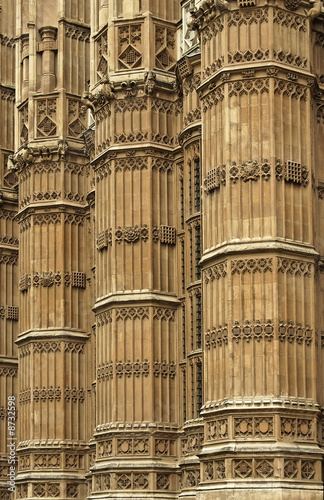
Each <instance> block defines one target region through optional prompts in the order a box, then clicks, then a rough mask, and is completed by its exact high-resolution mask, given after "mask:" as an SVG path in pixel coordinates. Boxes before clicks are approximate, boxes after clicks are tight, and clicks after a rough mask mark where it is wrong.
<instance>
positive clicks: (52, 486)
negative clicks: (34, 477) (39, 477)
mask: <svg viewBox="0 0 324 500" xmlns="http://www.w3.org/2000/svg"><path fill="white" fill-rule="evenodd" d="M60 491H61V490H60V483H34V484H33V496H35V497H36V498H43V497H50V498H56V497H59V496H60Z"/></svg>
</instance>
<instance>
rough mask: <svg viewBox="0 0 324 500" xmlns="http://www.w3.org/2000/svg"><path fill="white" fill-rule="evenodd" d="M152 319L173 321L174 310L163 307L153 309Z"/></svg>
mask: <svg viewBox="0 0 324 500" xmlns="http://www.w3.org/2000/svg"><path fill="white" fill-rule="evenodd" d="M153 319H158V320H163V321H175V310H174V309H167V308H163V307H153Z"/></svg>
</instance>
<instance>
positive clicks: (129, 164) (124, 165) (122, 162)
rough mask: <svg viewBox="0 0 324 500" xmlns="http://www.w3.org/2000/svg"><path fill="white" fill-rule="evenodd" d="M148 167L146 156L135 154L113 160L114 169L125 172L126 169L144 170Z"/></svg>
mask: <svg viewBox="0 0 324 500" xmlns="http://www.w3.org/2000/svg"><path fill="white" fill-rule="evenodd" d="M147 168H148V157H147V156H136V157H135V158H132V157H130V158H120V159H118V160H115V171H116V172H125V171H127V170H144V169H147Z"/></svg>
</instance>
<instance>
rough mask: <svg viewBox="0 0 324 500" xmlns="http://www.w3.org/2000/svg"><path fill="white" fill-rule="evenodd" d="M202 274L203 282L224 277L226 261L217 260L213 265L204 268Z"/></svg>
mask: <svg viewBox="0 0 324 500" xmlns="http://www.w3.org/2000/svg"><path fill="white" fill-rule="evenodd" d="M203 275H204V281H205V283H209V282H210V281H214V280H215V279H216V280H219V279H220V278H225V276H226V275H227V261H223V262H219V263H218V264H215V265H214V266H211V267H208V268H207V269H204V270H203Z"/></svg>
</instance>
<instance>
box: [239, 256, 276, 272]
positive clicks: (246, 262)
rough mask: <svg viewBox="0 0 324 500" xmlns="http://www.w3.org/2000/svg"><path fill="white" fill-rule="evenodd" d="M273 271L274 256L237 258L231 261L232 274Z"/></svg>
mask: <svg viewBox="0 0 324 500" xmlns="http://www.w3.org/2000/svg"><path fill="white" fill-rule="evenodd" d="M267 271H270V272H272V258H271V257H268V258H261V259H237V260H232V261H231V274H246V273H248V274H255V273H265V272H267Z"/></svg>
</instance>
